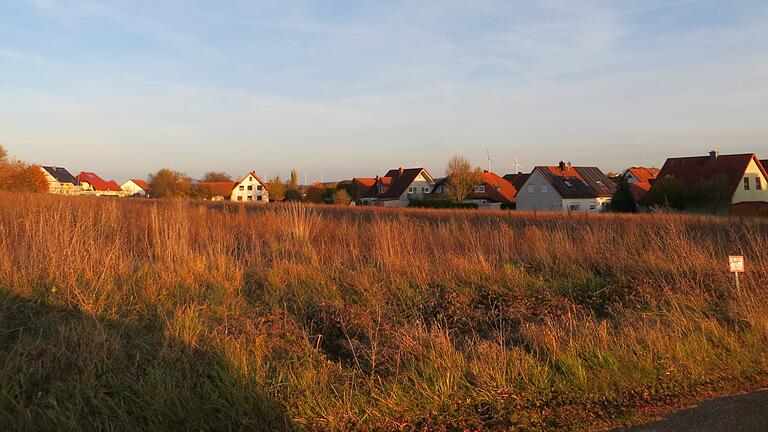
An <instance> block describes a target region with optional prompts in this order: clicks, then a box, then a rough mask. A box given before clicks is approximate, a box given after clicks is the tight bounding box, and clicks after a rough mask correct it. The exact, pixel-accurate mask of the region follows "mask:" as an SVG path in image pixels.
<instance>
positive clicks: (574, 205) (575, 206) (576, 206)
mask: <svg viewBox="0 0 768 432" xmlns="http://www.w3.org/2000/svg"><path fill="white" fill-rule="evenodd" d="M568 210H570V211H579V210H581V204H580V203H571V204H570V205H569V206H568Z"/></svg>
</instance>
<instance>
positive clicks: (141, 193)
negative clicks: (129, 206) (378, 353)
mask: <svg viewBox="0 0 768 432" xmlns="http://www.w3.org/2000/svg"><path fill="white" fill-rule="evenodd" d="M120 189H122V190H123V192H125V194H126V196H132V197H147V196H149V184H148V183H147V182H146V181H144V180H141V179H130V180H128V181H126V182H125V183H123V184H122V185H120Z"/></svg>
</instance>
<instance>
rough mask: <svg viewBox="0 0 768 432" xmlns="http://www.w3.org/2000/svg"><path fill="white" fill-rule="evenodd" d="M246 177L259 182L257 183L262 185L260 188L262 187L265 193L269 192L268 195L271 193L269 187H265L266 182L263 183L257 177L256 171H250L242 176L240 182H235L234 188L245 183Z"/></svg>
mask: <svg viewBox="0 0 768 432" xmlns="http://www.w3.org/2000/svg"><path fill="white" fill-rule="evenodd" d="M248 176H253V178H255V179H256V180H258V182H259V183H261V185H262V186H264V189H265V190H266V191H267V192H269V193H272V192H270V190H269V186H268V185H267V182H265V181H264V180H262V178H261V177H259V176H258V175H257V174H256V171H251V172H249V173H248V174H246V175H244V176H243V178H241V179H240V180H238V181H236V182H235V186H237V185H239V184H240V183H242V182H243V181H245V179H246V178H248Z"/></svg>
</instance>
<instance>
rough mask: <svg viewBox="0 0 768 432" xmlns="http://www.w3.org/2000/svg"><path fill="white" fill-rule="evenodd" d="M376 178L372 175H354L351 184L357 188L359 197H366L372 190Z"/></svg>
mask: <svg viewBox="0 0 768 432" xmlns="http://www.w3.org/2000/svg"><path fill="white" fill-rule="evenodd" d="M375 184H376V179H375V178H373V177H355V178H353V179H352V186H353V187H354V188H355V189H356V190H357V195H358V196H359V197H360V198H368V197H369V196H371V194H372V192H373V185H375Z"/></svg>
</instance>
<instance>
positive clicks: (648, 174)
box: [624, 166, 661, 183]
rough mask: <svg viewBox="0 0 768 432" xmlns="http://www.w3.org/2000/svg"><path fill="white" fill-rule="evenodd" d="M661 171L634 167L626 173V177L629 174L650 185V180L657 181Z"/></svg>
mask: <svg viewBox="0 0 768 432" xmlns="http://www.w3.org/2000/svg"><path fill="white" fill-rule="evenodd" d="M660 171H661V170H660V169H658V168H653V167H651V168H646V167H636V166H635V167H632V168H629V169H628V170H627V171H625V172H624V175H625V176H626V175H627V174H628V173H630V174H632V175H633V176H635V178H636V179H637V180H638V181H640V182H646V183H648V182H649V181H650V180H653V179H655V178H656V177H657V176H658V175H659V172H660Z"/></svg>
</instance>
